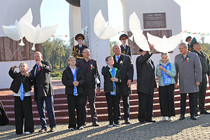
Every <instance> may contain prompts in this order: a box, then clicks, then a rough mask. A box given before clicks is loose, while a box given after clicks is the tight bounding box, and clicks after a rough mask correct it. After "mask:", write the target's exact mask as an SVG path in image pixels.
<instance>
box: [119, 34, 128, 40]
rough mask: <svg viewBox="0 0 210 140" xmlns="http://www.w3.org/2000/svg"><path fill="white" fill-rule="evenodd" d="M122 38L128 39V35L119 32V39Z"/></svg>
mask: <svg viewBox="0 0 210 140" xmlns="http://www.w3.org/2000/svg"><path fill="white" fill-rule="evenodd" d="M123 39H128V35H126V34H121V36H120V38H119V40H123Z"/></svg>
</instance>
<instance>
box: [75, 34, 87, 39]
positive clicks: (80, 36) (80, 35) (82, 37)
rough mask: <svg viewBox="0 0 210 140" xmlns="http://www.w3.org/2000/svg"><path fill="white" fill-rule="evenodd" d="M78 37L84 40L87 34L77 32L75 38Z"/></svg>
mask: <svg viewBox="0 0 210 140" xmlns="http://www.w3.org/2000/svg"><path fill="white" fill-rule="evenodd" d="M78 39H82V40H84V39H85V36H84V35H83V34H77V35H76V36H75V40H78Z"/></svg>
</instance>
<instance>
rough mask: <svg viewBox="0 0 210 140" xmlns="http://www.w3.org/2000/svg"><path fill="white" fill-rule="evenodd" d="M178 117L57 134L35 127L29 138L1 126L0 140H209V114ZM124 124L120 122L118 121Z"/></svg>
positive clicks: (58, 131) (62, 127)
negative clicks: (195, 119)
mask: <svg viewBox="0 0 210 140" xmlns="http://www.w3.org/2000/svg"><path fill="white" fill-rule="evenodd" d="M178 117H179V116H178V115H177V116H176V117H174V118H173V121H171V122H167V121H160V120H161V118H160V117H157V118H154V119H155V120H156V121H157V122H156V123H145V124H140V123H138V120H137V119H133V120H131V124H130V125H121V126H120V127H113V128H108V127H107V124H108V122H99V123H100V126H99V127H92V126H90V125H91V124H90V123H88V124H87V127H86V128H85V129H83V130H75V131H71V132H70V131H69V130H68V129H67V127H68V125H67V124H63V125H57V128H56V132H53V133H49V132H44V133H38V130H39V128H40V126H35V132H34V133H33V134H31V135H26V134H22V135H16V134H15V126H13V125H8V126H0V140H8V139H14V140H15V139H42V140H43V139H54V140H55V139H60V140H63V139H68V140H69V139H73V140H74V139H83V140H84V139H91V140H92V139H100V140H112V139H115V140H118V139H119V140H122V139H123V140H124V139H125V140H128V139H131V140H133V139H138V140H146V139H156V140H160V139H163V140H165V139H173V140H182V139H184V140H185V139H190V140H192V139H196V140H197V139H199V140H210V115H202V116H199V117H198V120H197V121H193V120H191V119H190V118H189V114H187V115H186V119H185V120H182V121H179V120H178ZM121 122H123V121H121Z"/></svg>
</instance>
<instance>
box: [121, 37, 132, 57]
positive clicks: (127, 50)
mask: <svg viewBox="0 0 210 140" xmlns="http://www.w3.org/2000/svg"><path fill="white" fill-rule="evenodd" d="M119 40H120V41H121V42H122V45H121V46H120V48H121V52H122V54H126V55H129V56H131V49H130V47H129V46H128V45H126V43H127V40H128V36H127V35H126V34H122V35H121V36H120V38H119Z"/></svg>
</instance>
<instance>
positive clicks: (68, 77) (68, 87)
mask: <svg viewBox="0 0 210 140" xmlns="http://www.w3.org/2000/svg"><path fill="white" fill-rule="evenodd" d="M76 78H77V81H78V82H79V85H78V86H77V92H78V95H81V94H84V89H83V85H84V84H85V77H84V74H83V72H82V70H81V68H77V75H76ZM73 82H74V77H73V73H72V71H71V68H70V67H69V66H68V67H67V68H66V69H65V70H64V71H63V75H62V83H63V84H64V85H65V94H73V93H74V85H73Z"/></svg>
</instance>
